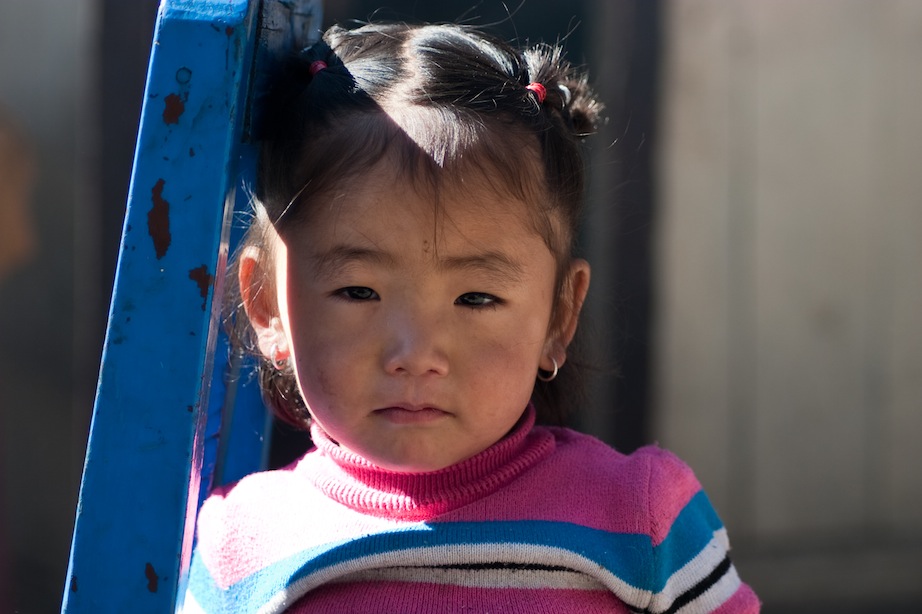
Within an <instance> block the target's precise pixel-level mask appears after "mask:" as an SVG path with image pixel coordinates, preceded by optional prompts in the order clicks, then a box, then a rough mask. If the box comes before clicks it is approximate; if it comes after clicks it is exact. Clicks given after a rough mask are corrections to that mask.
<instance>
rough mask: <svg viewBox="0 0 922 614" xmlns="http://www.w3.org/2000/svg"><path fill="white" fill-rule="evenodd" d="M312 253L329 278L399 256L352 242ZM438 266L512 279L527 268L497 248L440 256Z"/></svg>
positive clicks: (393, 261) (386, 264) (322, 273)
mask: <svg viewBox="0 0 922 614" xmlns="http://www.w3.org/2000/svg"><path fill="white" fill-rule="evenodd" d="M310 257H311V260H313V261H314V265H315V266H316V267H317V274H318V276H321V277H326V278H331V277H335V276H336V275H337V274H338V273H341V272H342V271H343V270H345V269H346V268H347V267H349V266H350V265H353V264H362V263H364V264H373V265H376V266H383V267H395V266H396V265H397V258H396V257H395V256H394V255H392V254H389V253H388V252H385V251H382V250H377V249H369V248H364V247H355V246H350V245H336V246H334V247H332V248H330V249H328V250H326V251H323V252H318V253H314V254H312V255H311V256H310ZM438 268H439V269H440V270H445V271H462V272H463V271H468V272H478V273H484V274H487V275H490V276H493V277H497V278H499V279H502V280H504V281H512V282H515V281H519V280H520V279H521V278H522V276H523V275H524V272H525V271H524V268H523V267H522V265H521V264H519V263H518V262H516V261H515V260H513V259H511V258H509V257H508V256H507V255H505V254H503V253H502V252H496V251H491V252H486V253H482V254H473V255H461V256H447V257H444V258H439V261H438Z"/></svg>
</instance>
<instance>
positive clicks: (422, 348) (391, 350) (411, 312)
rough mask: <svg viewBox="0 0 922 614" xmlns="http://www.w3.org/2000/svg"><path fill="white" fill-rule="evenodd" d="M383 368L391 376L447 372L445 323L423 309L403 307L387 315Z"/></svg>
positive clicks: (444, 373)
mask: <svg viewBox="0 0 922 614" xmlns="http://www.w3.org/2000/svg"><path fill="white" fill-rule="evenodd" d="M385 325H386V326H387V327H388V330H387V335H386V338H387V342H386V345H385V349H384V370H385V371H386V372H387V373H389V374H391V375H413V376H422V375H447V374H448V351H447V350H448V347H447V344H448V337H449V335H448V331H447V325H446V322H445V321H444V320H443V319H442V318H440V317H439V315H438V314H436V313H431V312H428V313H427V312H426V311H425V310H424V309H420V308H415V309H404V310H401V311H400V312H398V313H394V314H393V315H392V316H391V317H390V318H388V320H387V322H386V324H385Z"/></svg>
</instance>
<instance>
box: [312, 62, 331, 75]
mask: <svg viewBox="0 0 922 614" xmlns="http://www.w3.org/2000/svg"><path fill="white" fill-rule="evenodd" d="M326 67H327V63H326V62H324V61H323V60H315V61H313V62H311V65H310V68H308V71H310V73H311V76H312V77H313V76H314V75H316V74H317V73H318V72H320V71H321V70H323V69H324V68H326Z"/></svg>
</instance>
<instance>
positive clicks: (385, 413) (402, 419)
mask: <svg viewBox="0 0 922 614" xmlns="http://www.w3.org/2000/svg"><path fill="white" fill-rule="evenodd" d="M374 414H375V415H377V416H380V417H382V418H384V419H385V420H387V421H388V422H393V423H395V424H425V423H427V422H434V421H436V420H439V419H441V418H445V417H447V416H449V415H450V414H449V413H448V412H446V411H443V410H441V409H439V408H437V407H433V406H431V405H415V404H400V405H393V406H391V407H384V408H381V409H376V410H375V411H374Z"/></svg>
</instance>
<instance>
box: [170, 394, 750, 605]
mask: <svg viewBox="0 0 922 614" xmlns="http://www.w3.org/2000/svg"><path fill="white" fill-rule="evenodd" d="M312 436H313V439H314V442H315V444H316V448H315V449H313V450H312V451H310V452H308V453H307V454H306V455H305V456H304V457H303V458H301V459H300V460H299V461H297V462H295V463H294V464H292V465H290V466H289V467H287V468H285V469H281V470H278V471H268V472H264V473H259V474H254V475H251V476H248V477H246V478H244V479H243V480H241V481H240V482H238V483H237V484H235V485H231V486H228V487H224V488H221V489H218V490H217V491H216V492H215V493H213V494H212V495H211V496H210V497H209V499H208V500H207V501H206V502H205V504H204V506H203V507H202V509H201V511H200V513H199V520H198V527H197V535H198V543H197V546H196V549H195V552H194V554H193V560H192V568H191V572H190V579H189V589H188V592H187V594H186V598H185V604H184V611H185V612H282V611H286V612H296V613H297V612H331V613H346V612H355V613H375V614H379V613H391V612H395V613H396V612H400V613H405V612H418V613H431V614H436V613H438V614H444V613H451V612H477V613H482V612H513V613H514V612H527V613H529V614H536V613H537V614H541V613H551V612H553V613H556V614H559V613H566V612H580V613H588V612H651V613H657V614H659V613H665V612H682V613H692V612H720V613H722V614H729V613H738V612H747V613H748V612H758V610H759V603H758V600H757V599H756V597H755V595H754V593H753V592H752V591H751V590H750V589H749V587H748V586H746V585H745V584H742V583H741V582H740V580H739V577H738V576H737V574H736V571H735V569H734V567H733V565H732V564H731V563H730V559H729V558H728V556H727V550H728V548H729V545H728V541H727V535H726V531H725V529H724V527H723V525H722V524H721V522H720V520H719V519H718V517H717V515H716V514H715V512H714V510H713V509H712V507H711V505H710V503H709V502H708V499H707V496H706V495H705V494H704V492H703V491H702V490H701V487H700V485H699V484H698V482H697V480H696V479H695V477H694V476H693V475H692V473H691V471H690V470H689V469H688V467H687V466H686V465H684V464H683V463H682V462H681V461H679V460H678V459H677V458H676V457H674V456H673V455H671V454H669V453H668V452H665V451H663V450H660V449H658V448H656V447H648V448H642V449H640V450H638V451H637V452H635V453H633V454H630V455H623V454H620V453H618V452H616V451H614V450H612V449H611V448H609V447H608V446H606V445H605V444H603V443H601V442H600V441H598V440H596V439H593V438H591V437H588V436H586V435H581V434H579V433H576V432H574V431H571V430H568V429H563V428H551V427H542V426H534V412H533V411H531V410H529V412H527V413H526V415H525V417H524V418H523V420H522V421H521V422H520V424H519V425H518V426H517V427H516V429H515V430H514V431H513V432H512V433H510V434H509V435H508V436H507V437H505V438H504V439H503V440H501V441H500V442H498V443H497V444H495V445H494V446H492V447H491V448H489V449H488V450H486V451H484V452H482V453H480V454H479V455H477V456H475V457H473V458H470V459H468V460H466V461H463V462H461V463H459V464H457V465H454V466H452V467H448V468H446V469H442V470H440V471H436V472H431V473H418V474H417V473H413V474H408V473H397V472H392V471H387V470H383V469H381V468H378V467H375V466H374V465H371V464H370V463H368V462H367V461H365V460H364V459H363V458H361V457H358V456H355V455H352V454H349V453H346V452H345V451H343V450H342V449H341V448H339V447H338V446H337V445H336V444H335V443H334V442H332V441H331V440H330V439H329V438H328V437H327V436H326V435H325V434H324V433H323V432H322V431H321V430H320V429H318V428H316V427H315V428H314V430H313V432H312Z"/></svg>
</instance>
